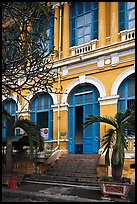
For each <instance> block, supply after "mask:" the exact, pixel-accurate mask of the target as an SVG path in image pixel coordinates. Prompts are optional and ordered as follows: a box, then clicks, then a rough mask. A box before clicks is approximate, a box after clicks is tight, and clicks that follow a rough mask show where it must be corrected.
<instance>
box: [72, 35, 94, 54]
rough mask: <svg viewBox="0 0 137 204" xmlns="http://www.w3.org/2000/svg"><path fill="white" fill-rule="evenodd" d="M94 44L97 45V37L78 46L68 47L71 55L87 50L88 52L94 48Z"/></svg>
mask: <svg viewBox="0 0 137 204" xmlns="http://www.w3.org/2000/svg"><path fill="white" fill-rule="evenodd" d="M96 45H97V39H95V40H92V41H90V42H88V43H85V44H82V45H79V46H74V47H71V48H70V50H71V56H75V55H80V54H83V53H87V52H90V51H92V50H95V49H96V47H97V46H96Z"/></svg>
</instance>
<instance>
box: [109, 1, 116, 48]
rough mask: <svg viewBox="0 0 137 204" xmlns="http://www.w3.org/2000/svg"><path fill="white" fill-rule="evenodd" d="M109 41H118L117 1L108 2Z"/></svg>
mask: <svg viewBox="0 0 137 204" xmlns="http://www.w3.org/2000/svg"><path fill="white" fill-rule="evenodd" d="M110 42H111V44H113V43H116V42H118V2H111V3H110Z"/></svg>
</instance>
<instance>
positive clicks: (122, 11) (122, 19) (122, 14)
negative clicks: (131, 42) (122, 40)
mask: <svg viewBox="0 0 137 204" xmlns="http://www.w3.org/2000/svg"><path fill="white" fill-rule="evenodd" d="M126 6H127V4H126V2H122V1H121V2H118V9H119V12H118V19H119V32H120V31H122V30H126V29H127V19H126V10H127V9H126Z"/></svg>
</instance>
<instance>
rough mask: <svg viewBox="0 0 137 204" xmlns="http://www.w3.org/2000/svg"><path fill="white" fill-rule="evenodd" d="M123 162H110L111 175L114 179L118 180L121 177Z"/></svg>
mask: <svg viewBox="0 0 137 204" xmlns="http://www.w3.org/2000/svg"><path fill="white" fill-rule="evenodd" d="M122 170H123V164H118V165H114V164H112V177H113V178H114V180H115V181H120V180H121V177H122Z"/></svg>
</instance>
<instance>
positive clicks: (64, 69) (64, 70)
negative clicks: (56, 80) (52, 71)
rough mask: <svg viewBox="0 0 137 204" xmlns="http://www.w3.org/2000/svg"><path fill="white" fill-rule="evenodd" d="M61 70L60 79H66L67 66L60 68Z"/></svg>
mask: <svg viewBox="0 0 137 204" xmlns="http://www.w3.org/2000/svg"><path fill="white" fill-rule="evenodd" d="M61 70H62V75H61V77H67V75H68V66H63V67H61Z"/></svg>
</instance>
